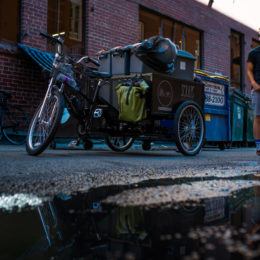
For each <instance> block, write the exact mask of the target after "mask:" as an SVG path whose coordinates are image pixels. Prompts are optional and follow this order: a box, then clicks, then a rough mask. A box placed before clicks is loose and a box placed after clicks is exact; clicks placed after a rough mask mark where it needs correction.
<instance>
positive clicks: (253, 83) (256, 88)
mask: <svg viewBox="0 0 260 260" xmlns="http://www.w3.org/2000/svg"><path fill="white" fill-rule="evenodd" d="M252 87H253V88H254V90H255V91H260V84H258V83H257V82H252Z"/></svg>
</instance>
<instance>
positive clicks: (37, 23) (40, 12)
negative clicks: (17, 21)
mask: <svg viewBox="0 0 260 260" xmlns="http://www.w3.org/2000/svg"><path fill="white" fill-rule="evenodd" d="M47 14H48V0H22V1H21V43H23V44H25V45H27V46H31V47H34V48H36V49H39V50H42V51H45V50H46V39H44V38H43V37H42V36H40V35H39V32H47Z"/></svg>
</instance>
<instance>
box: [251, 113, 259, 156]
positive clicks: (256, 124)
mask: <svg viewBox="0 0 260 260" xmlns="http://www.w3.org/2000/svg"><path fill="white" fill-rule="evenodd" d="M253 132H254V138H255V143H256V152H257V154H258V155H260V116H255V118H254V124H253Z"/></svg>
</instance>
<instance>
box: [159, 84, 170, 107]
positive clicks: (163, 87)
mask: <svg viewBox="0 0 260 260" xmlns="http://www.w3.org/2000/svg"><path fill="white" fill-rule="evenodd" d="M157 97H158V98H157V99H158V102H159V103H160V105H161V106H165V107H167V106H169V105H171V104H172V99H173V87H172V85H171V84H170V82H169V81H167V80H163V81H161V82H160V84H159V86H158V89H157Z"/></svg>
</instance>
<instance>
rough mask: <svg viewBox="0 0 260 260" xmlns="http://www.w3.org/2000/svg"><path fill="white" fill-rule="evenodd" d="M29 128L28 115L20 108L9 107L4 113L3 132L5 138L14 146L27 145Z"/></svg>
mask: <svg viewBox="0 0 260 260" xmlns="http://www.w3.org/2000/svg"><path fill="white" fill-rule="evenodd" d="M28 127H29V118H28V115H27V113H26V112H25V111H24V110H23V109H22V108H20V107H19V106H15V105H14V106H12V105H10V106H7V107H6V109H5V110H4V113H3V119H2V130H3V134H4V136H5V138H6V139H7V140H8V141H9V142H10V143H12V144H17V145H21V144H24V143H25V140H26V134H27V130H28Z"/></svg>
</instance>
